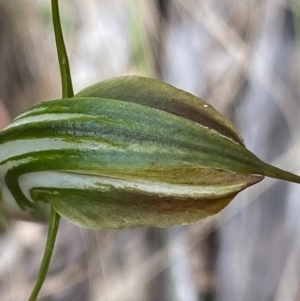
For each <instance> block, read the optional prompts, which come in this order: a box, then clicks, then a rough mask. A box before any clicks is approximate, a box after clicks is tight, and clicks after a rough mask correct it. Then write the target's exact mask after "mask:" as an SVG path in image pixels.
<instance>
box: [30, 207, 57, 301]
mask: <svg viewBox="0 0 300 301" xmlns="http://www.w3.org/2000/svg"><path fill="white" fill-rule="evenodd" d="M59 221H60V215H59V214H58V213H57V212H56V211H55V210H54V209H53V208H52V207H51V217H50V224H49V230H48V237H47V243H46V249H45V253H44V257H43V260H42V264H41V267H40V271H39V274H38V278H37V281H36V284H35V286H34V289H33V291H32V293H31V296H30V298H29V300H28V301H36V300H37V296H38V294H39V292H40V290H41V287H42V285H43V283H44V281H45V278H46V275H47V272H48V269H49V265H50V260H51V257H52V253H53V249H54V245H55V240H56V235H57V231H58V226H59Z"/></svg>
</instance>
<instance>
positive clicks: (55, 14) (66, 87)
mask: <svg viewBox="0 0 300 301" xmlns="http://www.w3.org/2000/svg"><path fill="white" fill-rule="evenodd" d="M51 3H52V18H53V26H54V32H55V41H56V48H57V54H58V61H59V67H60V74H61V84H62V97H63V98H69V97H73V96H74V92H73V85H72V78H71V73H70V66H69V59H68V55H67V51H66V47H65V42H64V37H63V33H62V29H61V23H60V16H59V8H58V0H52V2H51Z"/></svg>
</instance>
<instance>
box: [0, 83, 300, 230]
mask: <svg viewBox="0 0 300 301" xmlns="http://www.w3.org/2000/svg"><path fill="white" fill-rule="evenodd" d="M263 176H270V177H274V178H279V179H284V180H288V181H293V182H297V183H299V182H300V178H299V177H298V176H296V175H293V174H291V173H288V172H285V171H282V170H280V169H277V168H275V167H272V166H270V165H267V164H266V163H264V162H262V161H261V160H259V159H258V158H257V157H256V156H255V155H253V154H252V153H251V152H250V151H248V150H247V149H246V148H245V146H244V142H243V139H242V137H241V136H240V134H239V133H238V131H237V130H236V129H235V128H234V126H233V125H232V124H231V123H230V122H229V121H228V120H227V119H226V118H225V117H223V116H222V115H221V114H220V113H218V112H217V111H216V110H215V109H214V108H213V107H212V106H211V105H209V104H207V103H206V102H204V101H203V100H201V99H199V98H197V97H195V96H193V95H191V94H189V93H186V92H184V91H182V90H178V89H176V88H174V87H172V86H170V85H167V84H164V83H161V82H158V81H155V80H152V79H148V78H143V77H121V78H116V79H111V80H107V81H103V82H100V83H98V84H96V85H94V86H91V87H89V88H87V89H85V90H83V91H81V92H80V93H78V94H77V95H75V96H74V97H73V98H65V99H58V100H54V101H49V102H44V103H41V104H38V105H36V106H34V107H32V108H30V109H29V110H27V111H26V112H24V113H23V114H21V115H20V116H19V117H18V118H16V119H15V120H14V121H13V123H12V124H11V125H9V126H8V127H7V128H6V129H5V130H3V131H2V132H1V133H0V179H1V185H2V198H3V200H4V202H7V203H15V204H17V205H18V206H20V207H21V208H22V209H30V208H33V209H34V208H35V207H36V205H37V204H38V203H39V202H46V203H50V204H52V206H53V207H54V209H55V210H56V211H57V212H58V213H59V214H60V215H61V216H63V217H65V218H67V219H69V220H71V221H73V222H74V223H76V224H79V225H82V226H84V227H91V228H126V227H138V226H171V225H177V224H186V223H191V222H196V221H198V220H200V219H202V218H204V217H206V216H209V215H212V214H215V213H217V212H219V211H220V210H221V209H223V208H224V207H225V206H226V205H227V204H228V203H229V202H230V201H231V200H232V199H233V198H234V196H235V195H236V194H237V193H238V192H239V191H241V190H243V189H245V188H246V187H248V186H250V185H253V184H255V183H257V182H259V181H261V180H262V179H263Z"/></svg>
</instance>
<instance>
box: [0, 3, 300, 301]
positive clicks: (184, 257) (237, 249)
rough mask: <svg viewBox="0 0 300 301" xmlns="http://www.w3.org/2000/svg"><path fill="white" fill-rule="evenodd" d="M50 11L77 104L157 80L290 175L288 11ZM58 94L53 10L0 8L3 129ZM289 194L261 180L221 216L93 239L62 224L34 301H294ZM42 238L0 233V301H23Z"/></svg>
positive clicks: (295, 96) (293, 58)
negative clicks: (111, 87)
mask: <svg viewBox="0 0 300 301" xmlns="http://www.w3.org/2000/svg"><path fill="white" fill-rule="evenodd" d="M60 8H61V17H62V25H63V31H64V34H65V39H66V46H67V50H68V53H69V58H70V64H71V71H72V74H73V84H74V89H75V92H78V91H79V90H80V89H82V88H84V87H85V86H87V85H90V84H92V83H95V82H97V81H100V80H103V79H107V78H110V77H113V76H122V75H129V74H139V75H145V76H150V77H154V78H157V79H161V80H163V81H166V82H168V83H170V84H173V85H175V86H176V87H178V88H182V89H184V90H187V91H189V92H191V93H194V94H196V95H197V96H199V97H201V98H203V99H205V100H206V101H208V102H209V103H211V104H212V105H213V106H214V107H215V108H216V109H218V110H219V111H221V112H222V113H223V114H224V115H225V116H227V117H228V118H229V119H230V120H231V121H232V122H233V123H234V124H235V125H236V126H237V128H238V129H239V130H240V131H241V133H242V135H243V137H244V138H245V142H246V145H247V147H248V148H249V149H250V150H252V151H253V152H254V153H255V154H256V155H258V156H259V157H260V158H261V159H263V160H265V161H267V162H269V163H271V164H274V165H276V166H279V167H281V168H283V169H287V170H289V171H292V172H295V173H297V174H300V138H299V128H300V127H299V126H300V118H299V116H300V104H299V83H300V78H299V68H300V53H299V49H300V48H299V47H300V3H299V1H298V0H294V1H288V0H266V1H259V0H240V1H234V0H223V1H217V0H202V1H199V0H152V1H149V0H148V1H147V0H126V1H124V0H110V1H108V0H89V1H79V0H72V1H71V0H69V1H61V7H60ZM60 95H61V88H60V75H59V66H58V62H57V57H56V48H55V44H54V36H53V28H52V24H51V9H50V1H48V0H35V1H34V0H32V1H28V0H10V1H6V0H0V127H4V126H5V124H7V123H8V122H9V120H11V119H12V118H14V117H15V116H17V115H18V114H19V113H20V112H22V111H23V110H25V109H26V108H28V107H29V106H31V105H32V104H34V103H37V102H39V101H42V100H49V99H55V98H60ZM299 195H300V187H299V186H298V185H296V184H288V183H285V182H283V181H277V180H271V179H265V180H264V181H263V182H262V183H260V184H258V185H255V187H252V188H249V189H247V190H246V191H244V192H242V193H240V194H239V195H238V197H237V198H235V200H234V201H233V202H232V203H231V204H230V206H229V207H228V208H226V209H225V210H224V211H223V212H222V213H221V214H219V215H217V216H214V217H211V218H208V219H206V220H203V221H200V222H199V223H197V224H194V225H190V226H184V227H174V228H169V229H156V228H139V229H130V230H113V231H94V230H87V229H83V228H79V227H77V226H75V225H73V224H71V223H69V222H67V221H65V220H63V221H62V223H61V227H60V231H59V235H58V241H57V245H56V248H55V252H54V257H53V260H52V264H51V269H50V272H49V274H48V278H47V280H46V282H45V285H44V287H43V289H42V292H41V294H40V300H43V301H54V300H55V301H58V300H65V301H68V300H72V301H77V300H80V301H82V300H83V301H85V300H86V301H120V300H122V301H127V300H128V301H129V300H130V301H160V300H161V301H171V300H172V301H216V300H217V301H241V300H243V301H248V300H249V301H250V300H255V301H260V300H261V301H272V300H276V301H282V300H286V301H290V300H291V301H292V300H300V219H299V214H300V197H299ZM16 216H17V217H18V215H17V214H16ZM20 216H21V215H20ZM21 217H22V216H21ZM46 233H47V225H46V224H43V223H32V222H25V221H18V220H14V219H12V220H10V221H9V225H8V229H7V230H6V231H3V232H1V234H0V300H1V301H19V300H20V301H21V300H22V301H24V300H27V299H28V296H29V294H30V292H31V289H32V287H33V285H34V282H35V279H36V275H37V272H38V269H39V265H40V262H41V258H42V255H43V250H44V246H45V240H46Z"/></svg>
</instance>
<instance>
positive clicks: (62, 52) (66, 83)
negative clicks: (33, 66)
mask: <svg viewBox="0 0 300 301" xmlns="http://www.w3.org/2000/svg"><path fill="white" fill-rule="evenodd" d="M51 4H52V17H53V26H54V33H55V41H56V48H57V54H58V61H59V67H60V74H61V84H62V97H63V98H69V97H73V96H74V92H73V85H72V78H71V73H70V66H69V59H68V55H67V51H66V47H65V43H64V37H63V33H62V29H61V23H60V16H59V7H58V0H51ZM59 222H60V215H59V214H58V213H57V212H56V211H55V210H54V208H53V207H52V206H51V217H50V224H49V229H48V236H47V243H46V248H45V252H44V257H43V260H42V263H41V267H40V270H39V274H38V277H37V280H36V284H35V286H34V289H33V291H32V293H31V296H30V298H29V300H28V301H36V300H37V297H38V294H39V292H40V290H41V288H42V285H43V283H44V281H45V278H46V275H47V272H48V269H49V265H50V261H51V258H52V254H53V249H54V245H55V241H56V236H57V232H58V227H59Z"/></svg>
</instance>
